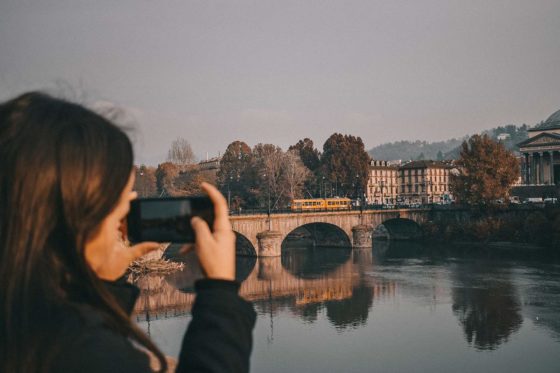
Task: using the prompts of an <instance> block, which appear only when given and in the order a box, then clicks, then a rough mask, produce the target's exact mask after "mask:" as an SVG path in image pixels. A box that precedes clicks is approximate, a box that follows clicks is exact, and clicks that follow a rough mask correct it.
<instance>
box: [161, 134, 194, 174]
mask: <svg viewBox="0 0 560 373" xmlns="http://www.w3.org/2000/svg"><path fill="white" fill-rule="evenodd" d="M167 160H168V161H169V162H171V163H174V164H176V165H178V166H179V167H181V169H182V170H184V169H185V168H186V166H188V165H191V164H193V163H194V162H195V160H196V157H195V156H194V152H193V150H192V148H191V144H189V142H188V141H187V140H185V139H184V138H182V137H179V138H177V139H175V140H174V141H173V142H172V143H171V148H169V151H168V152H167Z"/></svg>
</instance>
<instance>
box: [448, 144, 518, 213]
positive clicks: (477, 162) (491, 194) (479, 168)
mask: <svg viewBox="0 0 560 373" xmlns="http://www.w3.org/2000/svg"><path fill="white" fill-rule="evenodd" d="M457 169H458V172H457V173H456V174H452V175H451V177H450V190H451V193H453V195H454V196H455V197H456V198H457V199H458V200H459V201H460V202H462V203H467V204H471V205H491V204H494V203H496V202H497V201H498V200H503V201H506V202H507V201H509V191H510V188H511V186H512V184H513V183H514V182H515V180H516V179H517V178H518V177H519V173H520V168H519V162H518V161H517V159H516V158H515V155H514V154H513V153H512V152H510V151H508V150H507V149H506V148H505V147H504V145H503V144H501V143H498V142H496V141H494V140H492V139H491V138H490V137H489V136H488V135H486V134H484V135H474V136H472V137H471V138H470V139H468V141H464V142H463V144H462V146H461V153H460V157H459V160H458V161H457Z"/></svg>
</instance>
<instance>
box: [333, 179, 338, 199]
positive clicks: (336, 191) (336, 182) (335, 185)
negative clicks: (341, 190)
mask: <svg viewBox="0 0 560 373" xmlns="http://www.w3.org/2000/svg"><path fill="white" fill-rule="evenodd" d="M334 194H335V197H338V176H335V177H334Z"/></svg>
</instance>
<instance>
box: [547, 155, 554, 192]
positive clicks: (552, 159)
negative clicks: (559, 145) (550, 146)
mask: <svg viewBox="0 0 560 373" xmlns="http://www.w3.org/2000/svg"><path fill="white" fill-rule="evenodd" d="M548 154H549V155H550V185H554V151H549V152H548Z"/></svg>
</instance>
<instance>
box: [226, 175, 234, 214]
mask: <svg viewBox="0 0 560 373" xmlns="http://www.w3.org/2000/svg"><path fill="white" fill-rule="evenodd" d="M232 180H233V176H231V175H230V176H229V180H228V183H227V207H228V210H229V211H231V190H230V188H229V184H230V183H231V181H232Z"/></svg>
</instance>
